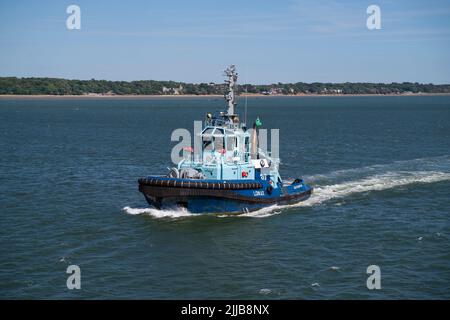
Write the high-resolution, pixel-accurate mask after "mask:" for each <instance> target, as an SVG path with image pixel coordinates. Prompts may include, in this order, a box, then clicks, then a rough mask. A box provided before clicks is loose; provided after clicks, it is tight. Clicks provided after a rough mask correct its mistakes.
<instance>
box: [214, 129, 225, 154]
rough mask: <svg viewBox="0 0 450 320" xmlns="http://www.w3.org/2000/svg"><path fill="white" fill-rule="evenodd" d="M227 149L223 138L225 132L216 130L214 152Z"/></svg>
mask: <svg viewBox="0 0 450 320" xmlns="http://www.w3.org/2000/svg"><path fill="white" fill-rule="evenodd" d="M224 148H225V139H224V137H223V130H222V129H216V130H215V132H214V150H215V151H221V150H222V149H224Z"/></svg>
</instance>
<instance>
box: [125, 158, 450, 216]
mask: <svg viewBox="0 0 450 320" xmlns="http://www.w3.org/2000/svg"><path fill="white" fill-rule="evenodd" d="M448 180H450V157H449V156H441V157H435V158H424V159H415V160H407V161H396V162H394V163H391V164H386V165H375V166H369V167H363V168H356V169H349V170H340V171H335V172H330V173H328V174H321V175H315V176H311V177H305V181H306V182H307V183H308V184H310V185H311V186H313V187H314V192H313V194H312V195H311V197H310V198H309V199H308V200H306V201H302V202H298V203H296V204H292V205H273V206H270V207H266V208H263V209H260V210H257V211H253V212H249V213H243V214H239V215H235V214H222V215H216V217H219V218H231V217H252V218H265V217H270V216H273V215H276V214H279V213H281V212H282V211H283V210H284V209H288V208H295V207H302V206H305V207H310V206H315V205H320V204H322V203H325V202H327V201H330V200H333V199H339V198H346V197H349V196H351V195H354V194H358V193H366V192H372V191H382V190H388V189H393V188H398V187H403V186H408V185H412V184H419V183H420V184H427V183H436V182H440V181H448ZM124 211H125V212H127V213H129V214H148V215H151V216H153V217H155V218H166V217H171V218H179V217H192V216H198V215H197V214H192V213H190V212H189V211H187V210H186V209H181V208H180V209H179V210H157V209H151V208H145V209H133V208H130V207H125V208H124Z"/></svg>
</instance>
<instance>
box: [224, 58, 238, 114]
mask: <svg viewBox="0 0 450 320" xmlns="http://www.w3.org/2000/svg"><path fill="white" fill-rule="evenodd" d="M224 75H225V76H226V77H228V79H227V80H225V83H226V84H227V85H228V91H227V93H225V95H224V98H225V100H227V102H228V115H234V106H235V105H236V93H235V91H236V82H237V78H238V74H237V72H236V66H235V65H234V64H232V65H231V66H229V67H228V68H227V69H226V70H225V71H224Z"/></svg>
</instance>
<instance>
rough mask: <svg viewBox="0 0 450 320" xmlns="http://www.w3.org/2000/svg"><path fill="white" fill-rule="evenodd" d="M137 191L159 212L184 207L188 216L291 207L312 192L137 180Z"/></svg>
mask: <svg viewBox="0 0 450 320" xmlns="http://www.w3.org/2000/svg"><path fill="white" fill-rule="evenodd" d="M139 190H140V191H141V192H142V193H143V194H144V196H145V198H146V199H147V201H148V203H149V204H150V205H151V206H154V207H156V208H158V209H173V208H176V207H184V208H186V209H187V210H188V211H189V212H191V213H199V214H207V213H233V214H240V213H246V212H251V211H255V210H259V209H262V208H265V207H268V206H272V205H274V204H283V205H284V204H293V203H297V202H300V201H304V200H306V199H308V198H309V197H310V196H311V193H312V188H311V187H309V186H308V185H306V184H304V183H303V181H301V180H299V181H297V182H294V183H293V184H291V185H289V186H279V187H277V188H272V186H271V185H270V184H269V183H268V182H267V181H262V180H259V181H257V180H253V181H249V182H248V183H245V184H243V183H242V181H217V180H206V181H202V182H198V181H193V180H187V179H176V178H162V177H148V178H145V179H140V180H139Z"/></svg>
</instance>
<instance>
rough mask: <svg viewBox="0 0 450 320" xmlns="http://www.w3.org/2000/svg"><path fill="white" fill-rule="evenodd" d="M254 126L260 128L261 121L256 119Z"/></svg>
mask: <svg viewBox="0 0 450 320" xmlns="http://www.w3.org/2000/svg"><path fill="white" fill-rule="evenodd" d="M255 124H256V126H257V127H261V126H262V122H261V120H259V117H257V118H256V121H255Z"/></svg>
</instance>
